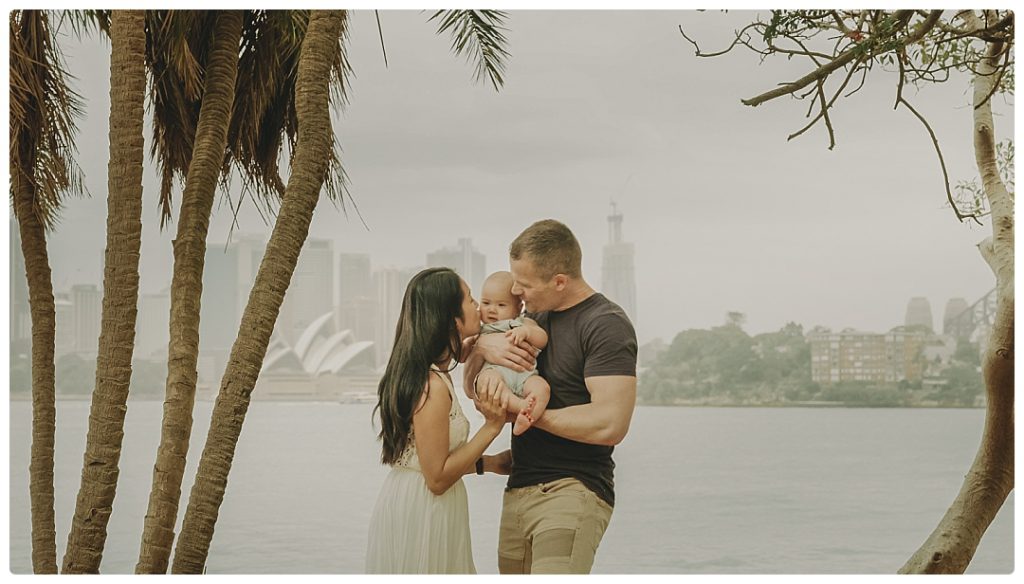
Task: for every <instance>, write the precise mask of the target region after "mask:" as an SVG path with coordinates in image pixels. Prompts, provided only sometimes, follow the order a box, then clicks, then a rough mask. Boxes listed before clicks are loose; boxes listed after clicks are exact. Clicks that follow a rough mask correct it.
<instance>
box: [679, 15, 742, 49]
mask: <svg viewBox="0 0 1024 584" xmlns="http://www.w3.org/2000/svg"><path fill="white" fill-rule="evenodd" d="M759 24H761V23H760V22H753V23H751V24H748V25H747V26H744V27H743V28H741V29H740V30H739V31H737V32H736V38H734V39H733V40H732V43H731V44H730V45H729V46H728V47H727V48H726V49H725V50H722V51H718V52H717V53H702V52H701V51H700V45H698V44H697V41H695V40H693V39H691V38H690V37H688V36H686V33H685V32H683V25H681V24H680V25H679V34H681V35H683V38H684V39H686V40H688V41H690V44H692V45H693V48H694V51H695V53H694V54H695V55H697V56H698V57H717V56H719V55H724V54H726V53H728V52H729V51H731V50H733V48H735V47H736V43H738V42H741V41H740V38H742V36H743V33H745V32H747V30H748V29H750V28H754V27H756V26H757V25H759Z"/></svg>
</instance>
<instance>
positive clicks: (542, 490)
mask: <svg viewBox="0 0 1024 584" xmlns="http://www.w3.org/2000/svg"><path fill="white" fill-rule="evenodd" d="M611 518H612V508H611V506H610V505H608V503H605V502H604V500H602V499H601V498H600V497H598V496H597V495H596V494H594V492H593V491H591V490H590V489H588V488H587V487H585V486H583V483H581V482H580V481H578V480H576V479H574V478H564V479H559V480H556V481H552V482H549V483H540V484H538V485H532V486H529V487H521V488H518V489H506V490H505V495H504V499H503V501H502V511H501V528H500V531H499V534H498V571H499V572H501V573H502V574H589V573H590V568H591V567H592V566H593V565H594V554H595V553H597V546H598V544H600V543H601V538H602V537H603V536H604V532H605V529H607V528H608V522H609V521H610V520H611Z"/></svg>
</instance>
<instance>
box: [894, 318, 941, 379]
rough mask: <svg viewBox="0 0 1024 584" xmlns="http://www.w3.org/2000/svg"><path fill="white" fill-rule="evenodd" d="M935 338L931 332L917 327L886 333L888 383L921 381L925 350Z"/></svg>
mask: <svg viewBox="0 0 1024 584" xmlns="http://www.w3.org/2000/svg"><path fill="white" fill-rule="evenodd" d="M932 338H934V333H932V332H931V331H927V332H926V331H923V330H921V329H920V328H917V327H903V326H898V327H896V328H894V329H892V330H890V331H889V332H887V333H885V349H886V358H887V361H888V364H889V367H888V370H887V371H886V378H885V380H886V381H889V382H898V381H903V380H907V381H921V378H922V377H923V376H924V369H925V365H926V362H925V360H924V352H925V351H924V348H925V345H926V344H927V343H928V341H929V340H930V339H932Z"/></svg>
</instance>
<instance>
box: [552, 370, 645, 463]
mask: <svg viewBox="0 0 1024 584" xmlns="http://www.w3.org/2000/svg"><path fill="white" fill-rule="evenodd" d="M585 382H586V384H587V390H588V391H590V403H589V404H581V405H578V406H569V407H567V408H561V409H548V410H546V411H545V412H544V415H543V416H541V417H540V418H538V419H537V421H536V422H535V423H534V425H535V426H536V427H537V428H540V429H541V430H545V431H547V432H550V433H552V434H555V435H556V436H561V437H562V438H568V439H569V440H575V441H576V442H583V443H586V444H600V445H602V446H615V445H616V444H618V443H619V442H622V439H623V438H625V437H626V432H628V431H629V422H630V420H631V419H632V418H633V408H634V406H635V405H636V377H633V376H631V375H607V376H600V377H588V378H586V380H585Z"/></svg>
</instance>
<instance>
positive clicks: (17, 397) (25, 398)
mask: <svg viewBox="0 0 1024 584" xmlns="http://www.w3.org/2000/svg"><path fill="white" fill-rule="evenodd" d="M91 399H92V396H88V395H82V396H68V395H61V396H57V401H59V402H62V401H64V402H77V401H90V400H91ZM11 401H12V402H16V401H17V402H30V401H32V396H31V395H29V394H11ZM128 401H130V402H132V401H138V402H141V401H146V402H163V398H157V397H132V396H129V397H128ZM196 401H200V402H207V403H213V400H208V399H202V398H198V399H197V400H196ZM252 401H253V402H258V403H292V404H305V403H325V404H339V405H368V404H347V403H341V402H339V401H337V400H331V399H303V400H283V399H260V398H256V399H253V400H252ZM637 406H640V407H647V408H805V409H815V408H833V409H834V408H847V409H886V410H891V409H904V410H984V409H985V408H984V407H983V406H949V405H913V406H906V405H891V406H887V405H878V404H856V403H845V402H794V403H764V404H737V403H720V404H645V403H637Z"/></svg>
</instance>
